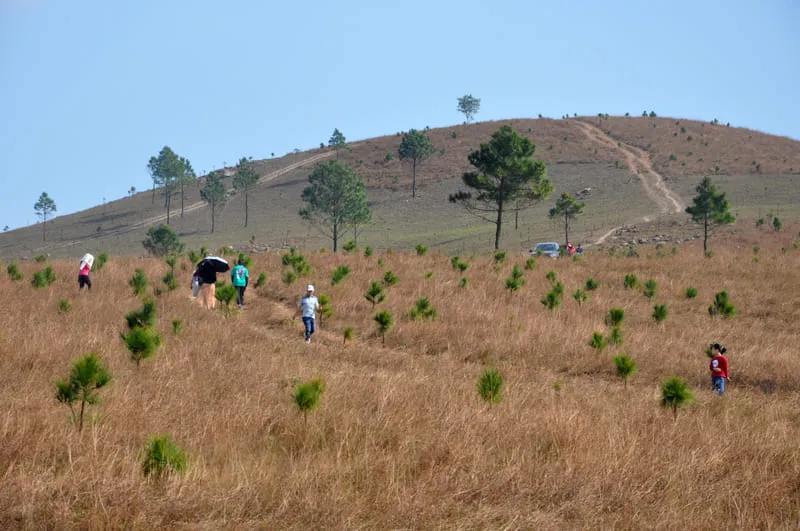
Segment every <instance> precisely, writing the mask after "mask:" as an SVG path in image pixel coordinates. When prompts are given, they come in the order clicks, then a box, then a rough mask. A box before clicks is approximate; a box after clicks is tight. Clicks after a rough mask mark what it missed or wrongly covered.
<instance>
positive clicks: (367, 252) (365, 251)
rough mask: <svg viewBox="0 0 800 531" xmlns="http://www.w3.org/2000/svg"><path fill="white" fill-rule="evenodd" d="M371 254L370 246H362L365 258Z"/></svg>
mask: <svg viewBox="0 0 800 531" xmlns="http://www.w3.org/2000/svg"><path fill="white" fill-rule="evenodd" d="M372 255H373V252H372V247H370V246H369V245H367V246H366V247H364V256H365V257H367V258H369V257H370V256H372Z"/></svg>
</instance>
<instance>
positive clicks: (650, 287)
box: [644, 279, 658, 299]
mask: <svg viewBox="0 0 800 531" xmlns="http://www.w3.org/2000/svg"><path fill="white" fill-rule="evenodd" d="M657 288H658V285H657V284H656V281H655V280H653V279H650V280H648V281H647V282H645V283H644V296H645V297H647V298H648V299H652V298H653V297H655V296H656V290H657Z"/></svg>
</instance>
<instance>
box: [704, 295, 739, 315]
mask: <svg viewBox="0 0 800 531" xmlns="http://www.w3.org/2000/svg"><path fill="white" fill-rule="evenodd" d="M708 315H710V316H711V317H715V316H720V317H722V318H723V319H727V318H729V317H733V316H735V315H736V307H735V306H734V305H733V304H731V303H730V302H729V301H728V292H727V291H720V292H719V293H717V294H716V295H714V302H713V303H712V304H711V306H709V307H708Z"/></svg>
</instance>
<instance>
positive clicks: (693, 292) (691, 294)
mask: <svg viewBox="0 0 800 531" xmlns="http://www.w3.org/2000/svg"><path fill="white" fill-rule="evenodd" d="M695 297H697V288H693V287H691V286H689V287H688V288H686V298H687V299H694V298H695Z"/></svg>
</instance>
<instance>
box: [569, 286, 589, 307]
mask: <svg viewBox="0 0 800 531" xmlns="http://www.w3.org/2000/svg"><path fill="white" fill-rule="evenodd" d="M572 298H573V299H575V302H577V303H578V306H581V305H582V304H583V303H584V302H586V301H587V300H589V295H588V294H587V293H586V292H585V291H583V290H582V289H580V288H578V289H576V290H575V293H573V294H572Z"/></svg>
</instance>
